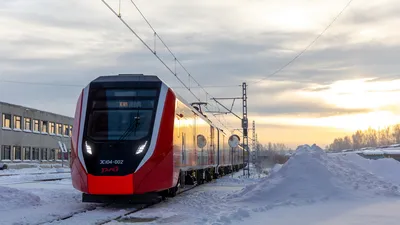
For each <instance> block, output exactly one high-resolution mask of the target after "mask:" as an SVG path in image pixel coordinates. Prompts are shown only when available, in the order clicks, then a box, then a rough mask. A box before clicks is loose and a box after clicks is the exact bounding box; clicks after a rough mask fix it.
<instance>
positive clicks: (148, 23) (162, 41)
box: [103, 0, 241, 128]
mask: <svg viewBox="0 0 400 225" xmlns="http://www.w3.org/2000/svg"><path fill="white" fill-rule="evenodd" d="M103 1H104V0H103ZM130 1H131V3H132V4H133V6H134V7H135V8H136V10H137V11H138V12H139V14H140V15H141V16H142V18H143V19H144V21H146V23H147V25H148V26H149V27H150V29H151V30H152V31H153V32H154V37H158V39H159V40H160V41H161V43H162V44H163V45H164V47H165V48H166V49H167V50H168V52H169V53H170V54H171V55H172V57H173V58H174V60H175V62H177V63H178V64H179V65H180V66H181V68H182V69H183V70H184V71H185V72H186V73H187V75H188V76H189V85H190V78H191V79H192V80H193V81H194V82H195V83H196V84H197V85H198V87H194V88H201V89H202V90H203V91H204V92H205V93H206V102H207V96H210V97H211V98H213V96H212V95H211V94H210V93H208V92H207V91H206V90H205V88H204V87H203V86H202V85H200V83H199V82H198V81H197V80H196V79H195V78H194V77H193V76H192V75H191V74H190V72H189V71H188V70H187V69H186V67H185V66H184V65H183V64H182V63H181V61H180V60H179V59H177V57H176V55H175V54H174V53H173V52H172V51H171V49H170V48H169V47H168V45H167V44H166V43H165V42H164V40H163V39H162V38H161V36H160V35H159V34H158V33H157V31H156V30H155V29H154V27H153V26H152V25H151V24H150V22H149V20H148V19H147V18H146V16H145V15H144V14H143V13H142V11H141V10H140V9H139V7H138V6H137V5H136V4H135V2H134V1H133V0H130ZM155 43H156V42H155V41H154V48H155V46H156V45H155ZM153 53H154V55H156V50H154V52H153ZM175 67H176V65H175ZM175 71H176V68H175ZM175 73H176V72H175ZM175 76H176V77H177V75H176V74H175ZM238 86H241V85H238ZM184 87H185V88H187V86H186V85H184ZM192 88H193V87H192ZM187 89H188V90H189V91H190V92H191V93H192V91H191V90H190V87H189V88H187ZM192 94H193V93H192ZM199 101H200V100H199ZM216 107H217V108H218V109H219V106H218V105H216ZM205 108H206V109H208V108H207V105H206V106H205ZM213 116H214V117H215V118H216V119H217V120H218V121H219V122H220V123H221V125H223V124H222V122H221V121H220V120H219V119H218V118H217V117H216V116H215V115H214V114H213ZM223 126H224V125H223ZM224 127H226V126H224ZM226 128H227V127H226Z"/></svg>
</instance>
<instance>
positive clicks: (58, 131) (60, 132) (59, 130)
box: [57, 123, 63, 135]
mask: <svg viewBox="0 0 400 225" xmlns="http://www.w3.org/2000/svg"><path fill="white" fill-rule="evenodd" d="M57 135H63V132H62V124H59V123H57Z"/></svg>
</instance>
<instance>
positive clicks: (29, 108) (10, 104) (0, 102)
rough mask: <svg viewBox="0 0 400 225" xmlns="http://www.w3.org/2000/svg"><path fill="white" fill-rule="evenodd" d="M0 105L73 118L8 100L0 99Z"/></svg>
mask: <svg viewBox="0 0 400 225" xmlns="http://www.w3.org/2000/svg"><path fill="white" fill-rule="evenodd" d="M0 105H7V106H12V107H17V108H24V109H28V110H31V111H37V112H43V113H48V114H51V115H55V116H61V117H64V118H67V119H71V120H73V119H74V118H73V117H69V116H65V115H61V114H57V113H53V112H49V111H44V110H39V109H35V108H31V107H27V106H23V105H17V104H12V103H8V102H2V101H0Z"/></svg>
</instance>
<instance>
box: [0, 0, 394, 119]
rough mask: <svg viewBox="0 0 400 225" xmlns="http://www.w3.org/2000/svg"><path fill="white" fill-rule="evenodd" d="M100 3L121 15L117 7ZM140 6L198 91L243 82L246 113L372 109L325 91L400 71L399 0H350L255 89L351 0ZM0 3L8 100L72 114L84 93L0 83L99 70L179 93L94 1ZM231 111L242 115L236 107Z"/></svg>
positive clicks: (62, 78)
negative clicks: (345, 103) (151, 78)
mask: <svg viewBox="0 0 400 225" xmlns="http://www.w3.org/2000/svg"><path fill="white" fill-rule="evenodd" d="M107 2H109V3H110V4H111V5H112V6H113V7H114V8H116V9H117V7H118V1H112V0H109V1H107ZM122 2H123V7H122V8H121V10H122V15H123V18H124V19H125V20H126V21H127V22H129V24H130V25H131V26H132V27H133V29H135V31H137V32H138V34H139V35H140V36H141V37H143V39H144V40H145V41H146V43H148V45H149V46H150V47H151V48H154V36H153V35H154V34H153V32H152V31H151V29H150V28H148V27H147V25H146V23H145V22H144V21H143V20H142V19H141V17H140V15H139V14H138V13H137V12H136V11H135V10H134V8H133V6H132V5H131V4H130V3H129V1H122ZM137 3H138V5H139V6H140V8H141V9H142V12H143V13H144V14H145V15H146V16H147V18H148V19H149V20H150V21H151V23H152V25H153V26H154V27H155V28H156V30H157V32H159V34H160V35H161V36H162V37H163V40H164V41H165V42H166V43H167V44H168V46H169V47H170V48H171V50H172V51H173V52H174V53H175V54H176V56H177V57H178V59H179V60H181V62H182V63H183V64H184V65H185V67H186V68H187V69H188V70H189V72H190V73H191V75H192V76H193V77H195V79H196V80H197V81H199V83H200V84H202V85H205V86H210V85H211V86H219V85H232V87H225V88H208V89H207V91H208V92H209V93H210V94H212V95H213V96H214V97H236V96H241V91H242V90H241V87H239V86H237V85H240V84H241V83H242V82H244V81H246V82H247V83H248V85H249V86H248V91H249V92H248V94H249V113H250V114H251V115H265V116H276V115H281V114H284V115H290V116H294V115H301V116H304V117H324V116H329V115H332V114H335V115H345V114H355V113H365V112H368V110H370V109H367V107H364V105H363V107H353V108H346V107H342V106H338V105H335V104H333V102H330V101H328V100H327V99H326V98H321V96H323V95H327V93H328V94H329V93H330V92H329V91H332V89H331V87H332V84H334V83H335V82H336V81H339V80H349V79H362V78H374V80H369V81H366V83H375V82H380V81H386V82H388V81H392V80H394V79H396V78H398V75H399V74H398V72H397V71H399V69H400V66H399V65H398V62H397V59H398V58H399V56H400V55H399V52H400V42H399V41H398V40H400V39H399V35H398V34H397V33H396V28H397V24H398V20H397V19H396V17H394V15H397V14H396V12H397V10H398V9H400V8H399V7H398V6H399V3H398V2H397V1H394V0H392V1H389V0H385V1H384V2H381V1H379V2H374V3H365V2H357V1H355V2H354V3H352V5H351V6H350V7H349V9H348V10H347V11H346V12H345V13H344V14H343V16H342V17H340V18H339V19H338V21H337V22H336V23H335V24H334V25H333V26H332V27H331V28H330V29H329V30H328V31H327V32H326V33H325V34H324V36H322V37H321V38H320V39H319V41H318V42H317V43H315V44H314V45H313V46H312V47H311V48H310V49H308V51H307V52H305V53H304V54H303V55H302V56H301V57H300V58H299V59H297V60H296V61H295V62H294V63H292V64H290V65H289V66H287V67H286V68H285V69H284V70H282V71H281V72H279V73H278V74H276V75H274V76H272V77H268V79H265V80H263V81H262V82H259V83H256V81H258V80H259V79H261V78H265V77H266V76H268V75H270V74H272V73H273V72H274V71H276V70H277V69H279V68H281V67H282V66H283V65H285V64H286V63H287V62H289V61H290V60H292V59H293V57H294V56H296V55H297V54H298V53H299V52H300V51H302V50H303V49H304V48H305V47H306V46H307V45H308V44H309V43H310V42H311V41H312V40H313V39H314V38H315V37H316V35H318V34H319V33H320V32H321V31H322V30H323V29H324V28H325V27H326V25H327V24H328V23H329V22H330V21H331V19H332V18H333V17H334V16H335V15H337V13H338V12H339V11H340V10H341V8H342V7H343V6H344V5H345V4H346V3H347V0H340V1H335V2H331V1H318V2H315V1H307V0H302V1H296V2H293V1H289V0H285V1H280V2H271V1H251V3H249V4H247V3H246V4H243V3H244V2H243V1H240V0H237V1H230V2H229V3H226V2H224V3H222V2H216V1H212V0H204V1H201V2H190V1H185V2H182V1H176V0H165V1H155V0H154V1H138V2H137ZM154 5H157V7H154ZM44 6H45V7H46V10H43V7H44ZM0 8H1V9H0V10H1V14H0V24H2V26H1V28H0V38H1V40H2V45H0V96H1V100H3V101H8V102H12V103H18V104H23V105H28V106H31V107H35V108H43V109H45V110H49V111H53V112H56V113H61V114H66V115H69V116H72V115H73V114H74V110H75V106H74V105H75V102H76V99H77V96H78V95H79V93H80V91H81V87H80V86H79V87H60V86H54V87H52V86H44V85H42V86H41V85H22V84H11V83H4V82H1V80H17V81H28V82H46V83H56V84H76V85H81V86H82V87H84V86H85V85H86V84H87V83H88V82H90V81H91V80H92V79H94V78H96V77H97V76H101V75H108V74H119V73H144V74H156V75H158V76H160V78H162V79H163V80H164V81H165V82H167V83H168V84H169V85H170V86H174V87H176V86H181V84H180V83H179V81H178V80H177V79H176V78H175V77H174V76H173V75H172V74H170V72H169V71H168V70H166V68H165V67H164V66H163V65H162V64H161V63H160V62H159V61H158V60H157V59H156V58H155V57H154V55H153V54H152V53H151V52H149V51H148V50H147V49H146V48H145V47H144V46H143V45H142V44H141V43H140V42H139V40H137V38H136V37H135V36H134V35H133V34H132V33H131V32H130V31H129V30H128V29H127V28H126V27H125V26H124V25H123V24H122V23H121V22H120V21H119V20H118V19H117V17H115V16H114V15H113V14H112V13H111V12H110V11H109V10H108V9H107V8H106V7H105V6H104V5H103V4H102V3H101V2H100V1H79V0H71V1H51V0H37V1H35V2H32V1H27V0H15V1H2V2H1V3H0ZM372 8H373V9H374V10H370V9H372ZM156 50H157V54H158V55H159V56H160V57H161V58H162V59H163V60H165V62H166V63H167V64H168V66H170V68H172V69H173V70H174V67H175V66H174V60H173V58H172V57H171V56H170V55H169V54H168V51H167V50H166V49H165V48H162V45H161V43H160V41H157V44H156ZM177 73H178V76H179V78H180V79H182V80H183V81H184V82H185V83H186V84H187V85H189V83H190V86H191V87H192V89H191V90H192V91H193V92H194V93H195V94H196V95H198V96H199V97H200V98H201V100H205V99H206V98H208V99H209V98H210V96H208V95H206V94H205V93H204V92H203V91H202V90H201V89H200V88H195V86H196V84H195V82H194V81H193V80H190V81H189V78H188V76H187V74H186V73H185V71H183V70H182V69H181V68H179V67H177ZM235 85H236V86H235ZM176 91H177V92H178V93H179V94H181V95H183V97H185V98H187V99H188V101H195V98H194V97H193V96H191V94H190V93H189V92H188V91H186V90H185V89H182V88H176ZM375 91H376V90H369V92H371V93H372V92H375ZM379 91H381V90H379ZM391 91H393V92H394V90H391ZM383 92H385V91H383ZM301 93H313V95H312V94H310V95H307V96H304V95H302V94H301ZM337 94H338V93H337V92H335V95H337ZM385 96H386V95H385ZM386 97H387V96H386ZM339 100H341V99H339ZM225 103H226V104H227V105H229V104H230V103H228V102H225ZM390 103H391V104H390V105H392V104H393V103H392V102H390ZM214 105H215V104H214ZM235 110H236V112H241V108H240V106H239V104H236V106H235ZM235 121H236V120H235ZM233 123H234V125H237V124H239V123H238V121H236V122H233ZM239 125H240V124H239ZM239 125H238V126H239Z"/></svg>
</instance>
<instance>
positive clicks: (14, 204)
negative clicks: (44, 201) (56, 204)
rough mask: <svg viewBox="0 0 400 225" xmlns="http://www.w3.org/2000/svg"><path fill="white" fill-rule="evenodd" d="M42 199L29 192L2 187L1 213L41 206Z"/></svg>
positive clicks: (0, 194) (0, 195) (0, 189)
mask: <svg viewBox="0 0 400 225" xmlns="http://www.w3.org/2000/svg"><path fill="white" fill-rule="evenodd" d="M39 203H40V198H39V196H37V195H34V194H31V193H29V192H25V191H21V190H18V189H15V188H8V187H3V186H0V211H6V210H7V211H8V210H12V209H17V208H23V207H29V206H36V205H39Z"/></svg>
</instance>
